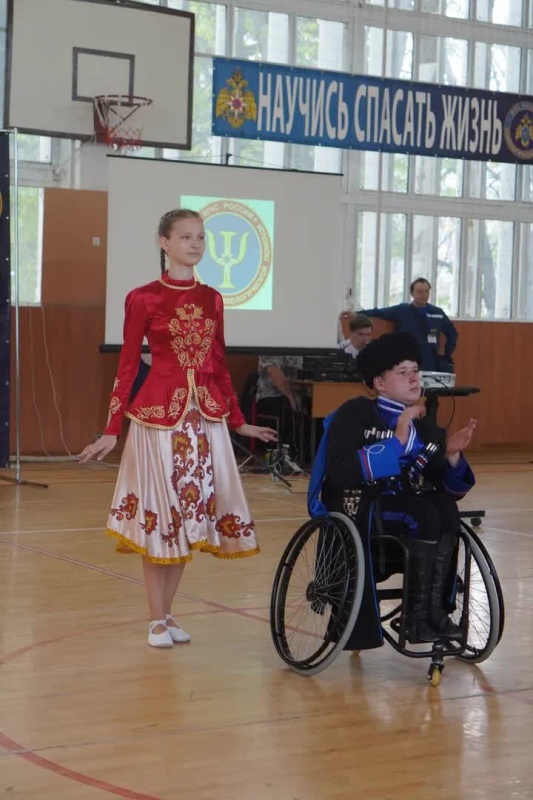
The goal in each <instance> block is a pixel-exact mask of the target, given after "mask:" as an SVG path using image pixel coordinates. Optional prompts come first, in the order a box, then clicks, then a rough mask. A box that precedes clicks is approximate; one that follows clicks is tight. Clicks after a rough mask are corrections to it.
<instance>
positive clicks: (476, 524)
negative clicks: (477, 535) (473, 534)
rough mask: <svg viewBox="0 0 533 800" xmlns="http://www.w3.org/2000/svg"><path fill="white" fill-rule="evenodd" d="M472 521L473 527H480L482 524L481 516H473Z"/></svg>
mask: <svg viewBox="0 0 533 800" xmlns="http://www.w3.org/2000/svg"><path fill="white" fill-rule="evenodd" d="M470 522H471V524H472V527H473V528H479V527H480V525H481V517H472V519H471V520H470Z"/></svg>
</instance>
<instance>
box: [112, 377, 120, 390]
mask: <svg viewBox="0 0 533 800" xmlns="http://www.w3.org/2000/svg"><path fill="white" fill-rule="evenodd" d="M119 386H120V381H119V379H118V378H115V382H114V384H113V392H116V391H117V389H118V387H119Z"/></svg>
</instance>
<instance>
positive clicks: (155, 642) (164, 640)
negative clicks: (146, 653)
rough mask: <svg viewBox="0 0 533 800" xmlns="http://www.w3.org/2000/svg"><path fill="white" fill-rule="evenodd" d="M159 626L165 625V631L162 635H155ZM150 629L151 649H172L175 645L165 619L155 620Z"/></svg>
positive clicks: (149, 642)
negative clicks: (155, 630) (155, 629)
mask: <svg viewBox="0 0 533 800" xmlns="http://www.w3.org/2000/svg"><path fill="white" fill-rule="evenodd" d="M158 625H164V626H165V630H164V631H163V632H162V633H154V632H153V630H154V628H157V626H158ZM148 627H149V631H150V632H149V634H148V644H149V645H150V647H172V645H173V644H174V642H173V640H172V636H171V635H170V633H169V632H168V628H167V623H166V621H165V620H164V619H154V620H153V621H152V622H151V623H150V625H149V626H148Z"/></svg>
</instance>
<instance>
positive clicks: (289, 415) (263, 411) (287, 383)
mask: <svg viewBox="0 0 533 800" xmlns="http://www.w3.org/2000/svg"><path fill="white" fill-rule="evenodd" d="M300 369H302V358H301V357H299V356H261V357H260V358H259V364H258V375H259V378H258V381H257V390H256V395H255V399H256V408H257V416H258V417H261V416H262V415H266V416H275V417H278V418H279V438H278V446H279V448H280V453H281V454H282V458H283V460H284V462H286V463H284V464H283V465H281V467H282V471H283V472H286V473H287V474H291V473H297V472H301V471H302V470H301V469H300V467H299V466H298V464H297V463H296V462H295V461H293V459H292V458H291V457H290V453H296V452H297V451H298V426H297V416H296V415H297V413H299V412H300V411H301V408H302V406H301V397H300V395H299V394H298V393H297V391H296V390H295V386H294V380H295V379H296V378H297V377H298V370H300ZM283 445H285V448H284V447H283ZM287 450H289V453H287Z"/></svg>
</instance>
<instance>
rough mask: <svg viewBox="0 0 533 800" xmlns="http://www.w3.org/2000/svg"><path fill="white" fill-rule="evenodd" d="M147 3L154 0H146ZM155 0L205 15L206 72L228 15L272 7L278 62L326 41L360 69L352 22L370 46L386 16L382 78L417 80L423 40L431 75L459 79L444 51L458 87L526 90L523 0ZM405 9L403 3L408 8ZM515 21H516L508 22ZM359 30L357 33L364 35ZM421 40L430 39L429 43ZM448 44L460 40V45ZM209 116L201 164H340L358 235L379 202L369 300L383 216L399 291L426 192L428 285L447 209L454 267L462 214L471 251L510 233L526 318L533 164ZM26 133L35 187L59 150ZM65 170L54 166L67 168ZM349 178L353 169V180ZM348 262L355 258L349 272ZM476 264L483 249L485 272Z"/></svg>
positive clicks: (198, 57) (201, 61) (517, 294)
mask: <svg viewBox="0 0 533 800" xmlns="http://www.w3.org/2000/svg"><path fill="white" fill-rule="evenodd" d="M149 2H152V4H154V5H156V4H157V3H158V0H149ZM159 4H160V5H162V6H167V7H171V8H181V9H184V10H191V11H193V12H196V13H200V14H201V13H202V12H203V11H204V10H205V15H204V17H203V18H202V19H203V21H204V22H206V21H207V22H209V21H210V20H211V22H209V25H207V24H206V25H203V26H202V30H203V33H202V39H201V40H200V42H199V46H198V49H197V52H196V53H195V65H196V67H197V68H198V69H200V67H202V69H203V70H204V74H207V71H208V69H209V60H210V59H211V58H212V57H213V55H214V54H217V55H229V56H232V55H235V49H234V48H235V36H236V31H237V21H238V15H239V13H241V14H247V15H248V17H249V18H250V19H251V18H253V17H255V18H256V19H258V20H259V19H262V20H265V19H266V20H268V19H277V20H278V22H279V20H280V18H281V17H284V18H287V34H286V35H287V47H286V63H288V64H291V65H298V64H299V65H302V66H303V65H309V66H325V67H326V68H337V69H338V68H339V62H337V61H333V58H332V60H331V62H330V63H323V61H322V60H321V57H320V56H321V51H320V48H325V50H324V49H323V50H322V55H323V54H324V53H327V51H328V48H329V51H330V53H331V56H332V57H333V55H335V56H338V54H339V53H340V54H341V58H340V63H341V64H342V67H341V68H342V69H344V70H346V71H355V72H359V73H361V72H362V73H365V72H368V70H367V67H366V63H363V52H364V48H362V47H361V37H362V35H363V34H362V31H364V30H370V29H372V30H374V31H375V34H374V36H375V40H376V41H379V38H380V37H381V47H383V41H384V36H383V24H384V20H386V22H387V26H388V30H387V59H386V60H387V65H386V74H387V75H388V76H393V77H410V76H411V75H412V76H413V77H414V78H415V79H416V80H419V79H422V78H423V79H424V80H426V79H427V77H423V76H421V75H420V69H421V63H422V52H423V47H424V46H426V47H427V46H429V47H430V53H431V48H432V47H433V46H434V56H435V61H434V71H435V73H436V75H437V80H438V81H443V82H444V83H453V82H456V83H457V82H462V80H459V77H458V76H457V75H455V76H454V77H452V76H451V75H450V74H448V72H447V64H448V65H449V63H451V62H452V61H453V63H454V65H457V64H458V63H459V62H458V60H457V59H458V58H459V60H462V61H464V64H463V65H462V66H461V69H460V70H459V73H462V75H463V76H464V78H465V80H464V83H465V84H466V85H467V86H475V85H480V83H481V84H483V85H484V86H483V88H496V89H499V90H502V91H510V90H511V89H512V90H513V91H515V90H516V91H521V92H526V93H527V92H531V88H532V84H533V78H530V77H529V74H530V73H531V74H532V75H533V68H532V67H531V64H532V63H533V34H532V33H531V31H530V27H529V26H530V23H532V22H533V0H498V2H497V3H494V2H491V3H489V2H488V1H487V0H388V2H387V3H386V6H387V8H385V4H384V0H367V2H366V3H364V4H362V5H361V6H360V4H355V3H353V4H352V3H350V4H348V3H347V4H346V8H344V7H343V6H341V5H340V4H336V5H333V6H332V7H331V8H330V7H328V5H327V4H324V3H323V2H322V0H301V1H300V2H299V4H298V10H296V9H295V8H293V9H291V7H290V3H287V2H286V0H271V1H270V2H268V3H267V2H266V0H226V1H225V2H218V3H210V2H204V0H159ZM411 11H413V12H415V13H413V14H410V13H409V12H411ZM407 18H409V20H408V21H407ZM211 23H212V24H211ZM520 24H521V25H522V27H521V28H520V27H517V26H519V25H520ZM210 25H211V27H210ZM268 26H269V23H268V22H267V25H266V29H264V30H263V31H262V33H263V34H264V36H266V37H267V38H268V33H269V29H268ZM206 30H207V33H206V32H205V31H206ZM302 31H305V33H306V36H307V40H308V41H307V44H306V47H307V49H305V48H304V50H302V47H303V45H302V36H301V35H299V34H301V33H302ZM264 36H263V39H262V41H263V42H264V41H265V38H264ZM328 37H329V39H328ZM332 37H333V38H332ZM0 38H1V40H2V45H3V48H4V49H5V39H6V31H5V0H0ZM364 39H365V41H366V36H365V37H364ZM432 39H434V42H433V43H432V42H430V40H432ZM258 41H259V40H258ZM458 42H459V43H461V42H464V46H463V44H458ZM365 46H366V45H365ZM249 47H251V50H250V53H251V57H254V52H255V57H257V55H258V54H259V55H260V57H261V58H264V57H265V56H264V52H263V51H261V52H259V51H257V50H256V51H254V50H253V47H254V45H253V42H252V43H249ZM449 48H451V50H450V51H448V49H449ZM476 48H477V52H478V60H477V65H476ZM458 53H459V55H458ZM240 55H241V56H242V55H243V54H242V53H241V54H240ZM426 55H427V51H426ZM249 57H250V56H249ZM454 59H455V60H454ZM480 59H481V60H480ZM277 60H282V61H283V60H285V59H283V58H282V59H279V58H278V59H277ZM510 62H512V63H513V68H512V70H510V71H509V70H506V69H504V68H503V67H504V66H505V65H506V64H507V63H510ZM375 64H376V66H375V68H374V71H375V72H376V71H377V73H378V74H381V71H382V69H381V59H380V58H379V56H378V57H377V59H376V61H375ZM426 64H427V66H428V69H431V62H426ZM510 78H512V80H513V82H512V83H511V84H509V83H508V81H509V79H510ZM209 116H210V115H209V114H204V113H200V112H197V115H196V123H197V126H196V127H197V129H196V131H195V135H194V137H193V148H194V149H193V154H194V155H195V156H196V157H199V158H204V159H205V160H206V161H207V162H209V163H213V162H214V161H215V160H218V161H222V162H224V161H225V160H226V159H227V158H228V157H229V156H230V154H233V155H234V156H235V160H234V161H233V162H232V161H231V159H230V163H244V162H245V160H246V158H254V159H256V162H254V163H255V165H256V166H259V165H261V164H263V165H265V166H278V167H280V168H292V169H294V168H299V169H308V170H319V171H328V170H329V171H332V172H337V171H342V172H344V174H345V179H344V186H345V195H344V207H343V218H344V219H345V220H346V223H345V224H346V227H347V228H351V229H352V230H353V231H359V232H360V234H359V235H362V226H364V225H365V224H367V223H368V224H370V221H371V212H372V213H373V223H372V224H373V226H374V230H375V229H376V225H377V224H378V221H377V217H376V214H377V210H378V209H380V210H381V213H382V214H383V215H388V216H387V217H384V224H383V225H380V228H381V230H382V237H381V238H382V241H381V243H380V246H379V248H377V250H378V251H379V262H380V263H379V264H376V263H372V259H371V247H367V248H366V250H365V254H366V255H365V263H364V268H365V269H367V270H369V269H374V270H375V269H378V273H379V274H378V275H377V276H376V277H377V278H378V280H376V281H375V282H374V294H375V300H376V302H377V300H378V299H381V298H379V294H380V293H381V290H380V288H379V287H384V286H389V285H390V281H389V280H388V278H390V277H391V275H396V276H397V275H398V274H399V270H400V267H399V263H400V261H399V256H398V242H397V241H395V239H394V225H392V224H391V222H390V221H391V220H392V219H393V218H394V215H395V214H396V215H398V214H399V213H402V214H404V217H405V226H404V239H405V241H404V248H405V254H404V270H403V287H404V292H407V288H408V285H409V282H410V277H411V270H412V260H413V248H414V227H413V226H414V219H415V217H416V216H417V215H419V211H418V210H416V203H417V198H419V199H420V200H424V201H427V203H426V209H425V211H426V214H427V215H428V216H431V217H432V218H433V230H434V235H433V239H432V258H431V264H430V265H428V267H429V268H430V270H431V271H430V273H429V274H430V276H431V277H430V280H431V282H432V283H433V284H435V281H438V277H439V273H438V265H437V261H438V240H439V235H440V234H439V230H440V231H441V233H442V230H443V229H442V225H445V223H444V222H442V221H443V220H446V219H451V218H452V217H453V218H455V219H459V221H460V225H459V227H457V226H456V229H454V230H455V232H454V234H453V235H454V236H456V237H457V236H458V237H459V239H458V241H459V245H458V247H459V252H460V259H459V260H460V264H461V265H466V264H467V260H468V255H469V236H468V231H469V230H471V229H470V228H469V225H470V223H472V224H473V225H474V229H475V232H476V236H477V239H476V246H475V247H474V251H475V252H476V253H477V254H478V256H477V257H478V258H480V257H481V255H480V254H481V252H482V246H483V243H485V245H486V242H487V237H488V236H489V233H488V231H490V235H491V236H492V237H493V242H492V245H491V246H493V248H496V249H495V250H494V252H495V253H497V252H498V248H501V241H503V240H505V241H508V240H509V237H510V241H511V244H510V249H511V250H512V271H511V278H512V280H511V295H510V306H509V311H508V313H509V315H510V316H512V317H516V318H521V319H524V318H528V319H533V301H531V300H524V292H530V291H531V289H532V284H533V280H532V278H531V277H530V276H531V275H532V274H533V264H532V266H531V267H530V261H531V260H532V259H533V246H532V244H531V242H532V239H533V233H532V229H531V226H530V225H529V224H528V219H529V215H530V208H531V205H528V204H530V203H531V201H532V200H533V166H522V165H520V166H513V165H511V166H509V165H505V164H500V165H491V164H479V163H476V162H469V161H465V162H464V163H463V162H455V164H454V163H451V161H449V162H448V163H445V160H442V159H435V160H431V159H427V160H426V163H423V159H421V158H420V157H419V158H415V157H413V156H401V155H385V156H381V157H379V158H378V157H376V155H375V154H372V153H368V152H367V153H365V152H356V151H341V150H338V151H337V150H334V149H330V148H312V147H306V146H303V145H290V144H287V145H283V144H279V143H270V142H260V143H257V144H256V143H255V142H250V141H247V140H238V141H237V140H235V139H234V140H231V139H216V137H212V136H211V135H210V132H208V131H207V126H210V119H209ZM32 138H35V140H36V141H35V142H31V141H26V142H25V144H26V148H24V147H22V148H21V153H22V156H24V155H25V154H29V158H28V161H27V164H28V168H29V169H26V162H25V161H24V160H22V161H21V182H22V183H24V182H27V180H28V176H31V179H32V180H33V181H34V182H35V183H37V182H38V181H37V179H36V175H39V172H38V169H36V167H41V168H42V176H43V182H42V183H39V185H46V184H47V183H49V182H50V180H51V177H50V176H51V175H52V170H53V169H54V168H59V167H60V166H61V161H60V159H63V161H64V152H63V151H61V150H60V148H59V147H58V146H56V144H58V142H52V143H51V147H50V144H48V145H47V144H46V141H45V140H43V141H37V140H39V139H40V138H41V137H27V140H29V139H32ZM143 155H150V156H155V157H156V158H163V157H171V158H176V157H177V158H180V157H183V158H187V157H190V155H191V154H190V153H188V152H183V151H182V152H179V151H162V150H159V149H155V150H154V149H152V151H151V152H150V153H143ZM30 161H31V163H30ZM376 161H377V162H378V163H377V164H376ZM454 167H455V169H454ZM378 170H379V171H378ZM420 170H423V172H424V173H425V177H424V179H423V180H422V179H419V177H418V174H417V172H420ZM73 172H74V171H73V170H66V173H67V174H68V175H70V174H71V173H73ZM359 176H362V177H361V180H359ZM365 176H366V177H365ZM365 181H366V183H365ZM378 186H381V189H382V193H381V195H380V196H379V199H378V193H377V191H376V188H377V187H378ZM417 186H418V193H417ZM421 195H423V197H422V196H421ZM395 196H396V197H397V198H398V200H399V201H401V209H402V211H401V212H399V210H398V207H397V206H395ZM450 197H452V198H453V199H454V203H453V212H452V213H450V205H449V198H450ZM474 200H475V208H474V213H473V201H474ZM512 200H515V206H514V207H515V209H516V211H517V219H516V224H514V226H513V228H512V233H511V232H510V231H511V229H509V228H508V221H509V220H508V216H509V214H508V213H507V212H506V214H507V216H506V215H505V214H500V210H501V208H502V207H506V202H505V201H509V202H510V201H512ZM358 208H364V209H365V211H364V212H360V211H358ZM372 209H373V211H372ZM478 214H479V216H478ZM502 216H505V219H501V218H500V217H502ZM489 221H491V222H490V225H489ZM439 226H441V227H440V228H439ZM491 226H492V227H491ZM506 226H507V227H506ZM450 235H451V234H450ZM383 237H384V238H383ZM387 237H388V238H387ZM371 238H372V237H368V236H366V237H365V241H366V242H367V243H368V241H370V239H371ZM352 240H353V234H352V235H350V236H348V235H347V234H346V241H352ZM354 249H355V252H356V253H358V252H361V247H360V243H359V242H358V240H356V247H355V248H354ZM376 258H377V252H376ZM345 259H346V262H350V263H351V266H349V265H348V263H347V264H345V267H348V269H349V272H351V273H352V281H353V286H354V288H355V290H356V296H357V289H358V286H361V285H362V283H361V276H360V275H359V274H358V270H359V269H360V267H361V266H363V265H361V264H360V263H359V262H360V259H358V258H357V257H356V258H355V259H354V258H353V256H352V255H350V253H347V254H346V256H345ZM353 261H355V271H354V267H353ZM488 263H489V262H488V260H487V257H485V270H486V269H487V264H488ZM498 269H500V266H498ZM482 274H483V270H482V269H481V262H479V263H478V265H477V269H476V274H475V286H476V290H475V302H474V305H473V306H472V300H471V299H469V285H471V281H472V279H473V278H472V276H470V277H469V276H468V275H467V270H466V267H463V269H459V271H458V275H457V276H455V274H454V280H456V278H457V280H456V284H455V285H456V287H457V290H456V295H457V303H458V313H459V315H465V314H466V313H467V312H469V311H472V310H473V311H474V313H475V315H480V314H482V313H485V312H486V309H485V311H484V309H483V307H482V305H483V300H482V292H481V289H482V288H483V287H482ZM502 274H503V273H502ZM386 278H387V280H385V279H386ZM363 283H364V281H363ZM366 285H368V282H367V283H366ZM383 291H384V290H383ZM406 296H407V294H406ZM491 296H492V295H491ZM491 303H492V300H491ZM498 303H499V305H500V307H501V308H502V309H505V308H507V306H506V305H505V302H504V301H503V300H498ZM502 313H503V312H502Z"/></svg>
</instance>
